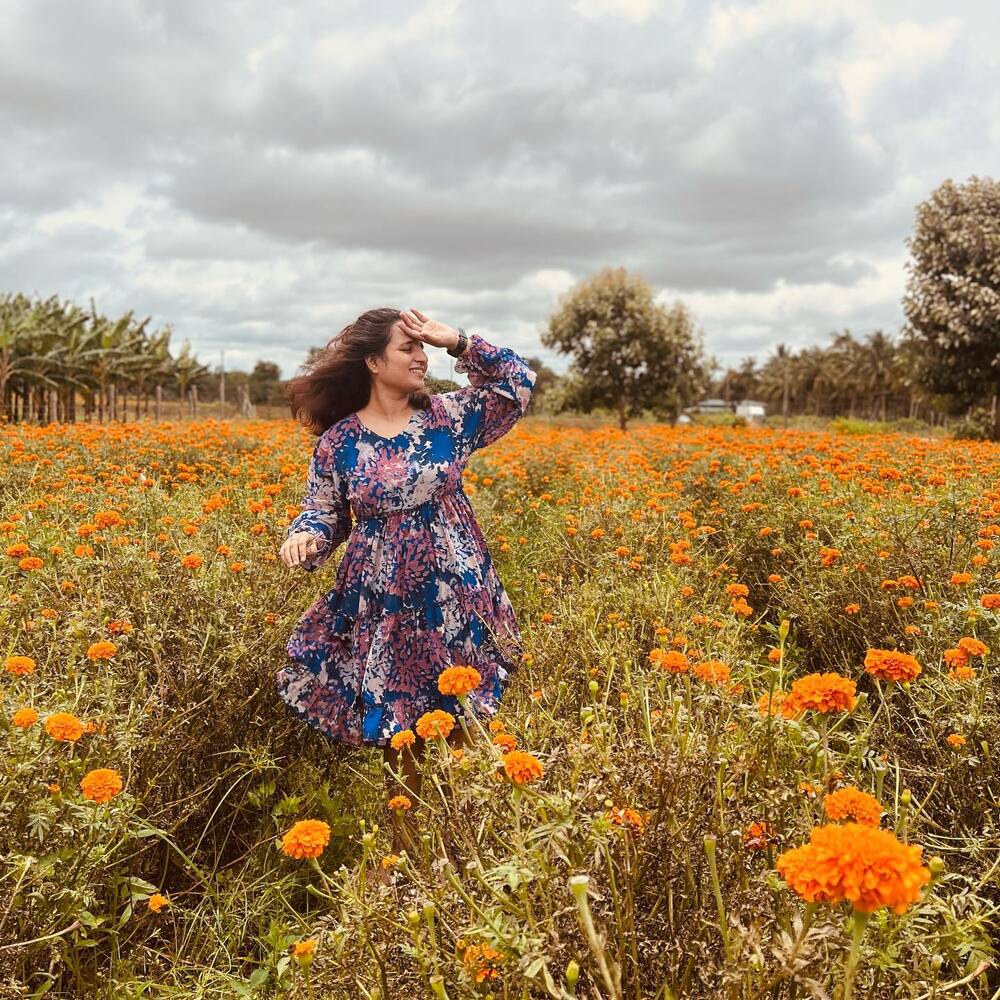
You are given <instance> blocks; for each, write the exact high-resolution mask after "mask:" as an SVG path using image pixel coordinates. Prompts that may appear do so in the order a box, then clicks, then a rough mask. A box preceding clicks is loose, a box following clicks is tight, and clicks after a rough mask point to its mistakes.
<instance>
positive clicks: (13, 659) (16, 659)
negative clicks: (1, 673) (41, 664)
mask: <svg viewBox="0 0 1000 1000" xmlns="http://www.w3.org/2000/svg"><path fill="white" fill-rule="evenodd" d="M4 667H5V669H6V670H7V673H9V674H16V675H21V674H30V673H33V672H34V669H35V661H34V660H33V659H32V658H31V657H30V656H8V657H7V659H6V660H4Z"/></svg>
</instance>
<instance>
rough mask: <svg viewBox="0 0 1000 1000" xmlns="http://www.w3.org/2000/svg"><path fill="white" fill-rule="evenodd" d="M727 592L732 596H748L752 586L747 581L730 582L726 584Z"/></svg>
mask: <svg viewBox="0 0 1000 1000" xmlns="http://www.w3.org/2000/svg"><path fill="white" fill-rule="evenodd" d="M726 593H727V594H728V595H729V596H730V597H747V596H748V595H749V593H750V588H749V587H748V586H747V585H746V584H745V583H729V584H726Z"/></svg>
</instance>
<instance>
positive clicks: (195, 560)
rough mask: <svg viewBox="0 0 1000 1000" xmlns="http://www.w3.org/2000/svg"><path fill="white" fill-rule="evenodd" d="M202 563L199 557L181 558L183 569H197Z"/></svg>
mask: <svg viewBox="0 0 1000 1000" xmlns="http://www.w3.org/2000/svg"><path fill="white" fill-rule="evenodd" d="M202 562H203V560H202V558H201V556H199V555H188V556H182V557H181V565H182V566H183V567H184V568H185V569H197V568H198V567H199V566H200V565H201V564H202Z"/></svg>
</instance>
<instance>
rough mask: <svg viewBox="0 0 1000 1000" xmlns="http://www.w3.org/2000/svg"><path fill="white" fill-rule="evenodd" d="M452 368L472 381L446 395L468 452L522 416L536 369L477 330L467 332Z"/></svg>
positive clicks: (506, 428) (500, 434) (490, 442)
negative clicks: (461, 349)
mask: <svg viewBox="0 0 1000 1000" xmlns="http://www.w3.org/2000/svg"><path fill="white" fill-rule="evenodd" d="M455 371H456V372H460V373H464V374H467V375H468V376H469V381H470V382H471V383H472V385H470V386H467V387H466V388H464V389H458V390H456V391H454V392H450V393H447V394H446V395H449V396H451V397H453V398H454V401H455V406H456V409H457V412H458V426H459V430H460V432H461V434H462V436H463V437H464V438H465V439H466V440H467V441H468V442H469V450H470V451H475V450H476V449H477V448H485V447H486V446H487V445H489V444H492V443H493V442H494V441H496V440H497V439H498V438H501V437H503V436H504V434H506V433H507V432H508V431H509V430H510V429H511V428H512V427H513V426H514V424H516V423H517V421H518V420H520V418H521V417H523V416H524V413H525V411H526V410H527V409H528V403H529V402H530V401H531V393H532V390H533V389H534V387H535V379H536V377H537V372H535V371H533V370H532V369H531V368H529V367H528V365H527V363H526V362H525V360H524V359H523V358H522V357H521V356H520V355H519V354H517V353H515V352H514V351H512V350H511V349H510V348H509V347H494V346H493V345H492V344H490V343H489V342H488V341H486V340H484V339H483V338H482V337H481V336H480V335H479V334H478V333H472V334H470V335H469V346H468V347H467V348H466V349H465V350H464V351H463V352H462V353H461V354H460V355H459V357H458V360H457V361H456V362H455Z"/></svg>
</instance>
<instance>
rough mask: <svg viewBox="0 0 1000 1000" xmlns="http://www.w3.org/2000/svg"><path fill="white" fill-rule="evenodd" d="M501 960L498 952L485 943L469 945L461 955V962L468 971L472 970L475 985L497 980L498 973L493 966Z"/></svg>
mask: <svg viewBox="0 0 1000 1000" xmlns="http://www.w3.org/2000/svg"><path fill="white" fill-rule="evenodd" d="M502 958H503V955H501V954H500V952H498V951H496V950H495V949H494V948H492V947H490V945H488V944H485V943H484V944H470V945H469V946H468V947H466V948H465V951H464V952H463V954H462V961H463V962H465V964H466V965H468V966H469V967H470V970H474V972H473V975H474V978H475V980H476V982H477V983H481V982H484V981H485V980H487V979H496V978H498V977H499V975H500V972H499V971H498V970H497V969H496V967H495V966H496V963H497V962H498V960H500V959H502Z"/></svg>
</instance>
